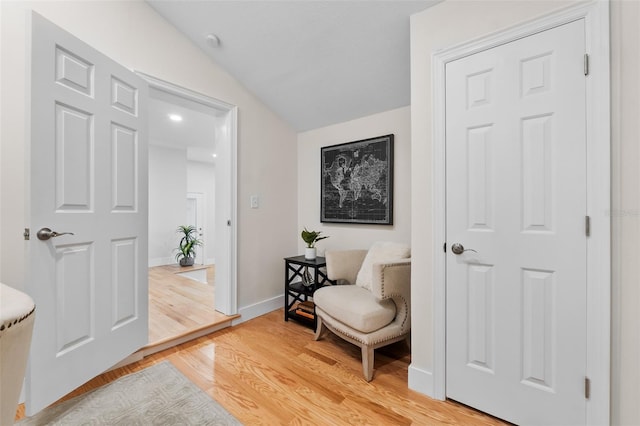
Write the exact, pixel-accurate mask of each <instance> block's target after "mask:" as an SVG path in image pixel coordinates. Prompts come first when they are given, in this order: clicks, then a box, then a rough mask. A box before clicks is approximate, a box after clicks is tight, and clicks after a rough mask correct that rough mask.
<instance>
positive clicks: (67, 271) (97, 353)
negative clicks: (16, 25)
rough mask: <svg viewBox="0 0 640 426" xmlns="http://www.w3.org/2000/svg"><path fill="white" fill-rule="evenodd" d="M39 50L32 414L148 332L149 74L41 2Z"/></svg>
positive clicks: (34, 119) (31, 273) (35, 42)
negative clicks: (76, 31)
mask: <svg viewBox="0 0 640 426" xmlns="http://www.w3.org/2000/svg"><path fill="white" fill-rule="evenodd" d="M31 60H32V63H31V73H32V75H31V153H30V180H31V181H30V190H31V193H30V197H29V199H30V206H29V211H30V220H29V222H30V227H31V240H30V241H29V243H28V250H27V256H28V258H27V262H26V265H27V268H28V271H27V277H28V279H27V288H28V291H29V294H30V295H31V296H32V297H33V298H34V299H35V302H36V306H37V315H36V323H35V327H34V333H33V341H32V346H31V357H30V363H29V369H28V373H27V383H26V398H27V399H26V405H27V414H29V415H31V414H34V413H36V412H38V411H39V410H40V409H42V408H43V407H45V406H47V405H49V404H50V403H52V402H54V401H55V400H57V399H58V398H60V397H61V396H63V395H65V394H66V393H68V392H69V391H71V390H73V389H75V388H76V387H78V386H79V385H81V384H82V383H84V382H86V381H88V380H89V379H91V378H93V377H94V376H96V375H98V374H100V373H102V372H103V371H105V370H106V369H108V368H110V367H111V366H113V365H114V364H116V363H117V362H118V361H120V360H122V359H123V358H125V357H126V356H128V355H129V354H131V353H133V352H134V351H136V350H137V349H139V348H140V347H142V346H144V345H145V344H146V343H147V339H148V337H147V336H148V320H147V315H148V295H147V287H148V281H147V257H148V256H147V209H148V201H147V199H148V197H147V179H148V172H147V140H146V133H147V130H146V126H147V124H146V112H145V108H146V97H147V85H146V83H145V82H144V81H143V80H142V79H141V78H140V77H138V76H136V75H135V74H134V73H133V72H131V71H129V70H127V69H125V68H124V67H122V66H121V65H119V64H117V63H116V62H114V61H113V60H111V59H109V58H107V57H106V56H104V55H102V54H101V53H99V52H97V51H96V50H95V49H93V48H91V47H90V46H88V45H87V44H85V43H83V42H82V41H80V40H78V39H77V38H75V37H73V36H72V35H70V34H68V33H67V32H65V31H64V30H62V29H61V28H59V27H57V26H55V25H54V24H52V23H51V22H49V21H47V20H46V19H44V18H42V17H41V16H39V15H37V14H35V13H34V14H33V16H32V52H31ZM66 233H69V234H66Z"/></svg>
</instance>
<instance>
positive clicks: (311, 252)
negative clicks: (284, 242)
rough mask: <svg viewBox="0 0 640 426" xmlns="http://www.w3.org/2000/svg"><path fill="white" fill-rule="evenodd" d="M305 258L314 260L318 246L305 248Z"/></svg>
mask: <svg viewBox="0 0 640 426" xmlns="http://www.w3.org/2000/svg"><path fill="white" fill-rule="evenodd" d="M304 258H305V259H307V260H314V259H315V258H316V248H315V247H312V248H309V247H307V248H305V249H304Z"/></svg>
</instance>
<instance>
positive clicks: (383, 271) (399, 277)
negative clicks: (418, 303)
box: [371, 259, 411, 300]
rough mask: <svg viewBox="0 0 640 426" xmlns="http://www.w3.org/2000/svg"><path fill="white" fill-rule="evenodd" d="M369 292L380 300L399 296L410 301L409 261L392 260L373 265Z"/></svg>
mask: <svg viewBox="0 0 640 426" xmlns="http://www.w3.org/2000/svg"><path fill="white" fill-rule="evenodd" d="M371 278H372V281H371V292H372V293H373V295H374V296H376V297H377V298H378V299H380V300H384V299H389V298H392V297H394V296H400V297H402V298H404V299H406V300H410V295H411V259H402V260H394V261H391V262H385V263H375V264H374V265H373V275H372V277H371Z"/></svg>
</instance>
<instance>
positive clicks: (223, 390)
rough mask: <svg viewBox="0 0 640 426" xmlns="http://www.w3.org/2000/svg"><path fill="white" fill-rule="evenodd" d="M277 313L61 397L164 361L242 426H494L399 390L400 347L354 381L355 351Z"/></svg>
mask: <svg viewBox="0 0 640 426" xmlns="http://www.w3.org/2000/svg"><path fill="white" fill-rule="evenodd" d="M282 318H283V312H282V310H278V311H274V312H271V313H269V314H267V315H264V316H261V317H259V318H255V319H253V320H251V321H247V322H245V323H242V324H240V325H237V326H234V327H231V328H226V329H224V330H221V331H218V332H216V333H213V334H210V335H208V336H204V337H201V338H198V339H196V340H193V341H191V342H188V343H185V344H182V345H180V346H176V347H173V348H170V349H167V350H165V351H163V352H158V353H156V354H154V355H151V356H149V357H147V358H145V359H143V360H141V361H139V362H136V363H134V364H130V365H127V366H125V367H122V368H119V369H116V370H112V371H110V372H108V373H105V374H103V375H102V376H99V377H97V378H95V379H94V380H92V381H91V382H89V383H87V384H85V385H84V386H82V387H81V388H79V389H78V390H77V391H75V392H74V393H73V394H71V395H69V396H68V397H72V396H75V395H78V394H80V393H82V392H86V391H88V390H90V389H93V388H95V387H98V386H101V385H103V384H105V383H108V382H110V381H112V380H115V379H116V378H118V377H120V376H123V375H125V374H128V373H131V372H134V371H138V370H140V369H143V368H145V367H148V366H150V365H152V364H155V363H158V362H161V361H163V360H169V361H170V362H172V363H173V364H174V365H175V366H176V367H177V368H178V369H179V370H180V371H182V373H183V374H184V375H185V376H187V377H188V378H189V379H191V380H192V381H193V382H194V383H195V384H197V385H198V386H199V387H200V388H202V389H203V390H204V391H205V392H206V393H208V394H209V395H210V396H211V397H213V398H214V399H215V400H216V401H218V402H219V403H220V404H221V405H222V406H224V407H225V408H226V409H227V410H228V411H229V412H230V413H232V414H233V415H234V416H235V417H236V418H238V420H240V421H241V422H242V423H243V424H245V425H280V424H294V425H297V424H312V425H354V424H368V425H411V424H413V425H441V424H464V425H499V424H505V423H503V422H501V421H500V420H497V419H495V418H492V417H490V416H488V415H485V414H483V413H480V412H478V411H475V410H473V409H470V408H468V407H465V406H463V405H461V404H457V403H455V402H452V401H446V402H441V401H435V400H432V399H430V398H428V397H426V396H423V395H421V394H418V393H416V392H414V391H411V390H409V389H408V387H407V369H408V366H409V362H410V352H409V349H408V348H407V346H406V344H405V343H404V342H400V343H396V344H393V345H390V346H388V347H386V348H382V349H379V350H376V357H375V369H376V370H375V376H374V379H373V381H372V382H370V383H367V382H366V381H365V380H364V378H363V377H362V369H361V363H360V350H359V348H357V347H355V346H353V345H351V344H349V343H347V342H345V341H343V340H341V339H339V338H337V337H335V336H334V335H332V334H331V333H327V334H326V335H325V337H324V338H323V339H322V340H320V341H317V342H316V341H314V340H313V331H312V330H311V329H309V328H306V327H304V326H302V325H300V324H298V323H296V322H294V321H289V322H284V321H283V320H282Z"/></svg>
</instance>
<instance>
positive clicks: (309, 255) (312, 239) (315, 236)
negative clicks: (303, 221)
mask: <svg viewBox="0 0 640 426" xmlns="http://www.w3.org/2000/svg"><path fill="white" fill-rule="evenodd" d="M320 234H322V231H308V230H307V228H306V227H305V228H304V229H303V230H302V233H301V234H300V236H301V237H302V240H303V241H304V242H305V243H307V248H306V249H305V251H304V258H305V259H307V260H313V259H315V258H316V243H317V242H318V241H320V240H324V239H325V238H329V236H324V237H321V236H320Z"/></svg>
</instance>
